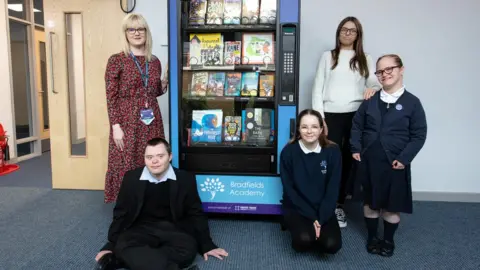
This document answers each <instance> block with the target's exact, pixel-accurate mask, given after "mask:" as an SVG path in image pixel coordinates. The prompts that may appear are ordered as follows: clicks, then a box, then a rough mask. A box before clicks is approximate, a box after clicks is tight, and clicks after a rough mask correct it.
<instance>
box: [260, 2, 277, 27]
mask: <svg viewBox="0 0 480 270" xmlns="http://www.w3.org/2000/svg"><path fill="white" fill-rule="evenodd" d="M276 20H277V0H261V4H260V24H275V22H276Z"/></svg>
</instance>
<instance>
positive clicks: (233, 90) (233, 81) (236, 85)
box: [225, 72, 242, 97]
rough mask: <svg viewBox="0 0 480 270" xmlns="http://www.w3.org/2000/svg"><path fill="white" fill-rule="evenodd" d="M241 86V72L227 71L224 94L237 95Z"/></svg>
mask: <svg viewBox="0 0 480 270" xmlns="http://www.w3.org/2000/svg"><path fill="white" fill-rule="evenodd" d="M241 86H242V73H240V72H228V73H227V78H226V80H225V96H231V97H238V96H240V89H241Z"/></svg>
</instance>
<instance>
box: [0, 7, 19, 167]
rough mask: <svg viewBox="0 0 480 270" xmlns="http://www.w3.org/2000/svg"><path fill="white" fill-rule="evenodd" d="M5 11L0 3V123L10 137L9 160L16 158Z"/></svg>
mask: <svg viewBox="0 0 480 270" xmlns="http://www.w3.org/2000/svg"><path fill="white" fill-rule="evenodd" d="M8 43H9V41H8V27H7V10H6V4H5V3H4V2H2V3H0V59H2V61H0V123H1V124H2V125H3V128H4V129H5V130H6V131H7V134H8V135H10V138H9V139H10V141H9V145H10V158H14V157H15V156H16V152H17V151H16V149H14V147H13V142H14V135H15V129H14V127H13V115H12V113H13V111H12V102H13V100H12V98H13V96H12V87H11V81H10V76H11V74H10V60H9V53H8V52H9V45H8Z"/></svg>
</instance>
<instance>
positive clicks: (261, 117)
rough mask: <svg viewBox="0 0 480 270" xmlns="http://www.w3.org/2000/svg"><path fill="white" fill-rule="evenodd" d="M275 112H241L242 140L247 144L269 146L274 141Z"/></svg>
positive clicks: (256, 109)
mask: <svg viewBox="0 0 480 270" xmlns="http://www.w3.org/2000/svg"><path fill="white" fill-rule="evenodd" d="M274 117H275V110H273V109H264V108H247V109H245V110H243V111H242V120H243V124H242V135H243V138H242V140H243V141H244V142H245V143H247V144H254V145H263V146H265V145H270V144H271V143H273V141H274V132H275V127H274V123H275V121H274Z"/></svg>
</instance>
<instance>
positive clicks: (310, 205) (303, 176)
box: [280, 141, 342, 225]
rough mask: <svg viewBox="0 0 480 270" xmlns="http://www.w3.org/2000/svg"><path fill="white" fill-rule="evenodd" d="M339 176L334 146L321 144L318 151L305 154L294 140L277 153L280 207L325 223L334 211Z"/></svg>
mask: <svg viewBox="0 0 480 270" xmlns="http://www.w3.org/2000/svg"><path fill="white" fill-rule="evenodd" d="M341 175H342V155H341V152H340V148H339V147H338V145H336V144H333V145H329V146H327V147H322V150H321V151H320V153H308V154H305V153H304V152H303V151H302V149H301V148H300V145H299V143H298V141H297V142H294V143H292V144H288V145H287V146H285V148H283V150H282V153H281V154H280V178H281V179H282V185H283V200H282V205H283V207H284V208H290V209H293V210H295V211H296V212H298V213H299V214H300V215H302V216H304V217H305V218H306V219H308V220H310V221H311V222H312V223H313V221H315V220H318V222H319V223H320V224H322V225H323V224H325V223H326V222H327V221H328V220H329V219H330V218H331V217H332V216H333V215H334V214H335V207H336V204H337V199H338V193H339V189H340V178H341Z"/></svg>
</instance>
